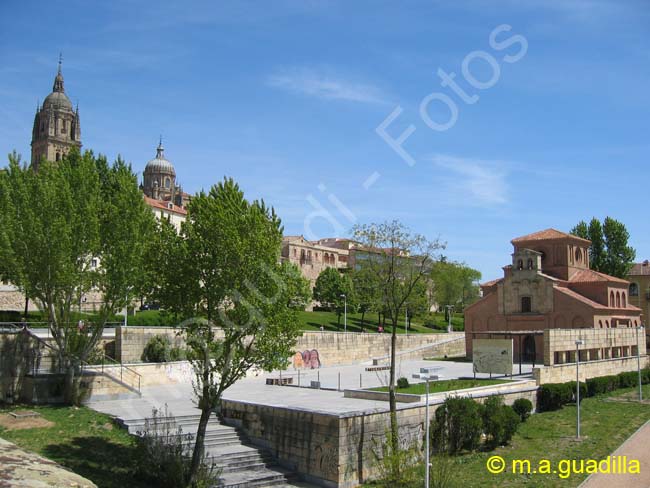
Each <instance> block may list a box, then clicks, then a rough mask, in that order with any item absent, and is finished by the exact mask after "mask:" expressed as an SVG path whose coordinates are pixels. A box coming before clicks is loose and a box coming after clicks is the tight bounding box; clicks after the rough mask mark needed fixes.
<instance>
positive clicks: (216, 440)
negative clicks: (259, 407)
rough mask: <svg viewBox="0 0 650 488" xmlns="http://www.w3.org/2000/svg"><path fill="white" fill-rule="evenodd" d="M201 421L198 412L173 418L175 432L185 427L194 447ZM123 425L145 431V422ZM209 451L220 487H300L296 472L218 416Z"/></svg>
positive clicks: (209, 430) (211, 425)
mask: <svg viewBox="0 0 650 488" xmlns="http://www.w3.org/2000/svg"><path fill="white" fill-rule="evenodd" d="M197 412H198V410H197ZM199 418H200V415H199V414H198V413H197V414H196V415H182V416H177V417H175V418H174V419H173V420H174V422H175V425H176V427H174V430H176V428H178V427H181V428H182V431H183V434H191V436H192V441H191V442H192V445H194V441H193V439H194V436H195V434H196V430H197V428H198V425H199ZM119 422H120V423H121V424H122V425H123V426H124V427H126V428H127V429H128V431H129V433H131V434H136V435H137V433H138V432H141V431H143V430H144V425H145V420H144V419H135V420H121V419H119ZM205 452H206V456H207V457H209V458H211V459H212V460H213V462H214V463H215V464H216V465H217V466H218V468H220V469H221V474H220V484H219V485H218V487H219V488H253V487H255V488H257V487H266V486H274V487H289V486H296V485H294V484H292V482H293V481H295V480H296V479H297V475H295V473H293V472H291V471H288V470H286V469H284V468H282V467H280V466H279V465H278V463H277V461H276V460H275V459H274V458H273V456H272V455H271V453H270V452H269V451H268V450H265V449H259V448H257V447H254V446H252V445H251V444H250V442H249V441H248V438H247V437H246V435H245V434H244V433H243V432H241V431H240V430H238V429H236V428H234V427H230V426H228V425H225V424H223V423H222V422H221V421H220V420H219V419H218V418H217V417H216V415H214V414H213V415H212V416H211V417H210V421H209V423H208V427H207V430H206V432H205Z"/></svg>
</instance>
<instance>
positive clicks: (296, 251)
mask: <svg viewBox="0 0 650 488" xmlns="http://www.w3.org/2000/svg"><path fill="white" fill-rule="evenodd" d="M296 256H298V250H297V249H296V248H295V247H294V248H293V257H294V258H295V257H296Z"/></svg>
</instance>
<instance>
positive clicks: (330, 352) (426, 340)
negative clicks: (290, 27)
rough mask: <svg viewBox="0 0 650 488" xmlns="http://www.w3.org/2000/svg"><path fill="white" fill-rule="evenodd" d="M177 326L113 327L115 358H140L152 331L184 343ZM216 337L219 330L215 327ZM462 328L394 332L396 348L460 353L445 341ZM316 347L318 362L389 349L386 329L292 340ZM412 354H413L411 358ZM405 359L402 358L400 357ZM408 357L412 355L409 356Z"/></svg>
mask: <svg viewBox="0 0 650 488" xmlns="http://www.w3.org/2000/svg"><path fill="white" fill-rule="evenodd" d="M179 330H180V329H176V328H173V327H122V326H118V327H116V329H115V359H117V360H118V361H122V362H123V363H135V362H139V361H141V360H142V351H143V350H144V347H145V346H146V345H147V342H148V341H149V340H150V339H151V338H152V337H153V336H155V335H166V336H167V337H169V339H170V341H171V343H172V345H174V346H179V347H182V346H184V345H185V343H184V339H183V337H182V336H179V335H178V332H179ZM215 332H216V334H217V337H219V336H220V335H221V336H222V332H221V331H220V330H219V329H216V331H215ZM463 337H464V333H463V332H453V333H451V334H446V333H441V334H410V335H408V336H406V335H402V334H400V335H398V336H397V350H398V351H410V350H413V349H416V348H421V347H424V346H433V345H435V344H441V343H445V345H444V346H441V348H440V349H439V350H435V349H427V350H423V351H421V352H417V351H414V354H415V356H417V357H418V358H421V357H423V356H425V355H426V356H431V355H438V354H440V355H443V356H444V355H445V354H448V355H462V353H463V351H464V343H463V342H462V341H456V342H455V343H448V344H447V341H449V340H450V339H459V338H463ZM314 349H316V350H317V351H318V356H319V359H320V362H321V365H322V366H334V365H341V364H353V363H358V362H362V361H369V360H371V359H373V358H377V357H382V356H387V355H388V354H389V353H390V334H389V333H383V334H378V333H376V332H375V333H365V334H361V333H356V332H355V333H353V332H349V333H342V332H320V331H315V332H303V335H302V336H301V337H299V338H298V340H297V343H296V351H298V352H303V351H311V350H314ZM415 356H414V358H415ZM403 359H406V358H403ZM409 359H412V358H409Z"/></svg>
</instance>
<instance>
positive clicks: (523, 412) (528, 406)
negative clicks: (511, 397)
mask: <svg viewBox="0 0 650 488" xmlns="http://www.w3.org/2000/svg"><path fill="white" fill-rule="evenodd" d="M512 409H513V410H514V411H515V413H516V414H517V415H519V418H520V419H521V421H522V422H525V421H526V419H527V418H528V417H530V412H532V411H533V402H531V401H530V400H528V399H527V398H517V399H516V400H515V401H514V403H513V404H512Z"/></svg>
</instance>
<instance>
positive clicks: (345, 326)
mask: <svg viewBox="0 0 650 488" xmlns="http://www.w3.org/2000/svg"><path fill="white" fill-rule="evenodd" d="M341 298H342V299H343V330H344V331H345V332H347V331H348V297H346V296H345V294H344V293H341Z"/></svg>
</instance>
